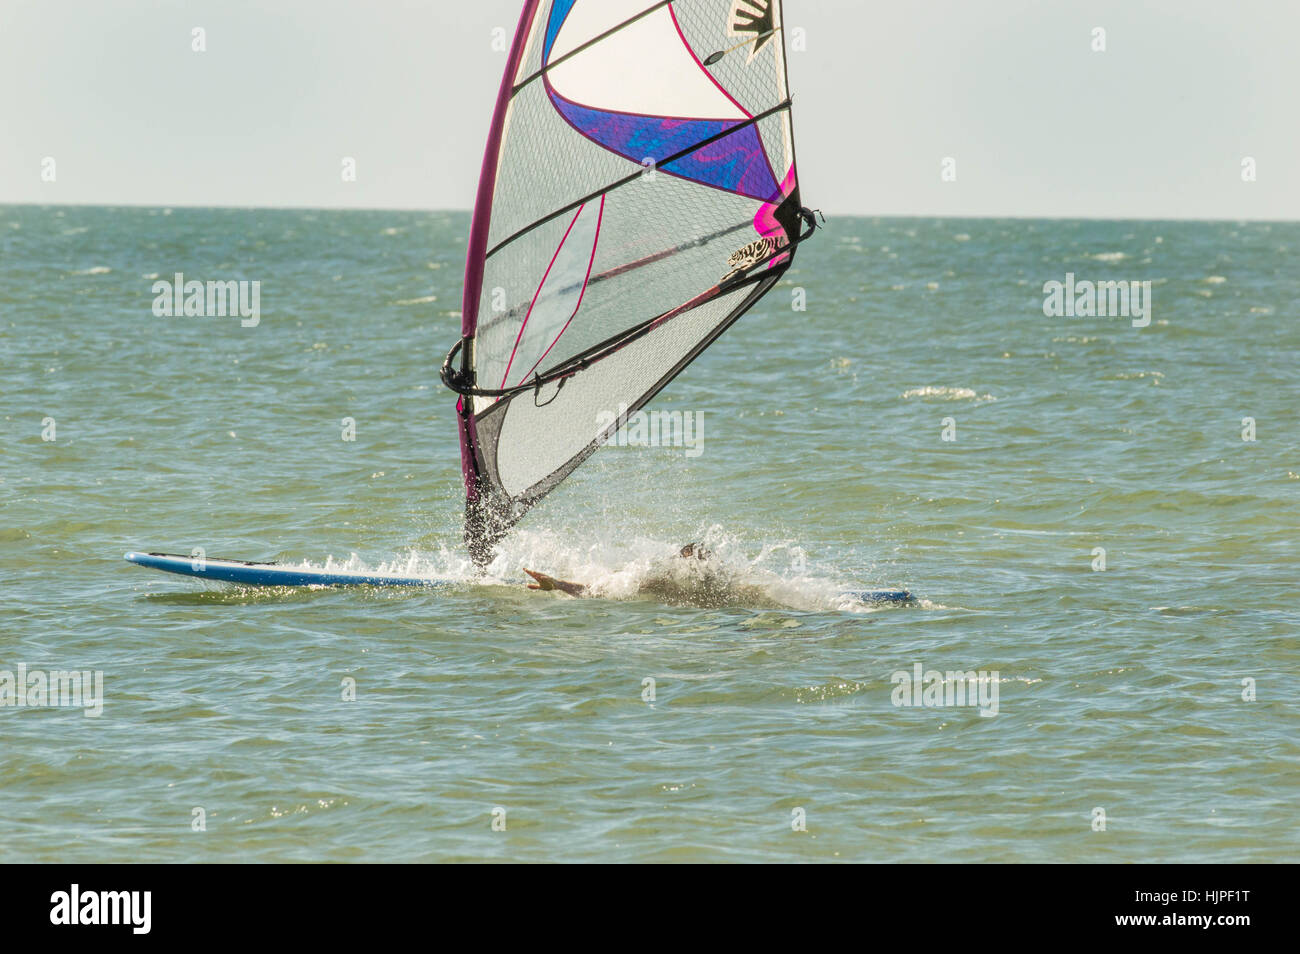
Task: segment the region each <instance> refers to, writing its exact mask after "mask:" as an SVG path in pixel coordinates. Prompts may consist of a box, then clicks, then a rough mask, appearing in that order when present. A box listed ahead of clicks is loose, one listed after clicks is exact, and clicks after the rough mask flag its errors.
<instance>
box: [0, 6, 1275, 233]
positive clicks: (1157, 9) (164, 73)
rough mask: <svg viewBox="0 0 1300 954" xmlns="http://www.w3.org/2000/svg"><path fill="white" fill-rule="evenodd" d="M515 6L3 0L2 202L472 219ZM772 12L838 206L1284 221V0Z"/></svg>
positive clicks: (820, 197)
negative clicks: (790, 42)
mask: <svg viewBox="0 0 1300 954" xmlns="http://www.w3.org/2000/svg"><path fill="white" fill-rule="evenodd" d="M580 2H593V0H580ZM647 2H649V0H647ZM696 2H698V0H696ZM719 2H726V0H719ZM520 6H521V0H419V2H416V0H256V2H253V0H112V2H104V0H0V203H60V204H63V203H72V204H105V205H117V204H130V205H201V206H277V207H315V208H404V209H467V208H469V207H470V206H472V204H473V200H474V192H475V185H476V182H477V179H478V173H479V165H480V162H481V159H482V152H483V145H484V140H485V138H486V135H487V128H488V123H489V120H490V116H491V111H492V105H493V102H494V101H495V98H496V90H497V85H498V83H499V82H500V77H501V73H502V70H503V69H504V66H505V59H506V56H505V53H504V52H502V51H501V50H500V49H494V45H495V46H497V47H500V46H501V45H502V44H501V43H500V38H501V36H502V35H505V36H508V35H509V34H510V33H511V32H512V31H513V30H514V27H515V23H516V21H517V19H518V14H519V9H520ZM785 20H786V26H787V35H788V36H789V35H791V31H793V29H794V28H796V27H798V28H801V29H802V31H803V37H804V38H805V40H806V49H803V50H792V51H791V53H790V80H791V89H792V92H793V96H794V122H795V134H796V140H797V145H798V150H799V162H800V179H801V182H802V191H803V194H804V199H805V202H806V203H807V204H809V205H811V206H815V207H819V208H821V209H823V210H825V211H826V212H827V214H841V215H849V214H854V215H888V216H894V215H919V216H1026V217H1087V218H1143V219H1169V218H1196V219H1216V218H1217V219H1285V220H1300V122H1298V118H1300V110H1298V109H1297V106H1296V98H1297V93H1298V92H1300V56H1298V55H1297V54H1296V52H1295V49H1294V47H1295V45H1296V40H1297V36H1298V34H1300V2H1297V0H1232V2H1226V0H1087V2H1085V0H906V2H897V0H893V2H888V3H886V2H883V0H786V3H785ZM195 28H202V30H203V31H204V35H205V40H206V51H204V52H196V51H195V50H193V49H192V43H193V35H192V31H193V30H194V29H195ZM1098 28H1101V29H1103V30H1104V31H1105V50H1104V51H1096V50H1094V49H1093V47H1094V45H1095V42H1096V41H1095V36H1096V34H1095V31H1096V30H1097V29H1098ZM501 31H504V33H502V32H501ZM494 40H495V41H496V42H495V44H494ZM345 156H348V157H353V158H355V160H356V170H357V179H356V181H354V182H344V181H342V176H341V175H340V169H341V163H342V160H343V157H345ZM1247 157H1249V158H1251V159H1253V160H1254V165H1255V169H1256V178H1255V181H1251V182H1246V181H1243V178H1242V168H1243V166H1242V164H1243V160H1245V159H1246V158H1247ZM948 158H951V159H954V160H955V169H956V180H955V181H945V180H944V177H943V175H942V174H941V173H942V171H943V168H944V165H943V164H944V160H945V159H948ZM47 159H53V160H54V166H53V168H54V181H45V179H44V178H43V171H45V172H46V175H47V176H48V169H49V165H48V163H46V160H47Z"/></svg>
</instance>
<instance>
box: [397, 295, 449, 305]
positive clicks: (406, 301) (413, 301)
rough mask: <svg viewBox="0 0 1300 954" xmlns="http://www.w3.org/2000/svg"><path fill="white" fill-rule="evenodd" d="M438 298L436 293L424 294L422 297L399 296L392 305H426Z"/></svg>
mask: <svg viewBox="0 0 1300 954" xmlns="http://www.w3.org/2000/svg"><path fill="white" fill-rule="evenodd" d="M437 300H438V296H437V295H425V296H424V297H423V298H399V299H398V300H397V301H395V302H393V304H394V305H427V304H430V303H431V302H435V301H437Z"/></svg>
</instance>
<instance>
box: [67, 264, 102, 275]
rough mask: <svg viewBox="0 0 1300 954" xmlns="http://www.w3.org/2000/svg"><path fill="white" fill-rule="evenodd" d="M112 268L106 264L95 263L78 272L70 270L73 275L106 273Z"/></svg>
mask: <svg viewBox="0 0 1300 954" xmlns="http://www.w3.org/2000/svg"><path fill="white" fill-rule="evenodd" d="M111 271H112V269H111V268H109V267H108V266H107V265H96V266H95V267H94V268H86V269H82V270H81V271H79V272H72V273H71V274H73V275H107V274H108V273H109V272H111Z"/></svg>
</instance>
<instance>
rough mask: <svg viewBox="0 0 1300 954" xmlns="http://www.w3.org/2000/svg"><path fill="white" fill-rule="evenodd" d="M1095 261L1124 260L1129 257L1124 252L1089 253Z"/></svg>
mask: <svg viewBox="0 0 1300 954" xmlns="http://www.w3.org/2000/svg"><path fill="white" fill-rule="evenodd" d="M1088 257H1089V258H1090V259H1092V260H1093V261H1094V262H1122V261H1124V259H1126V258H1128V255H1126V254H1125V253H1124V252H1098V253H1097V254H1096V255H1089V256H1088Z"/></svg>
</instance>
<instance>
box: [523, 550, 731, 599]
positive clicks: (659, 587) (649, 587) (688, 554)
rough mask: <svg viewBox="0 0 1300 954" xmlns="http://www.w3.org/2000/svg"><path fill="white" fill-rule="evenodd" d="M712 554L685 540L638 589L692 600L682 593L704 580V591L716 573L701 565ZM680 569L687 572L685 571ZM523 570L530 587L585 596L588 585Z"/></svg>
mask: <svg viewBox="0 0 1300 954" xmlns="http://www.w3.org/2000/svg"><path fill="white" fill-rule="evenodd" d="M710 556H712V554H711V553H710V552H709V551H708V550H706V549H704V547H702V546H700V545H699V544H698V543H688V544H686V546H684V547H682V548H681V549H680V550H678V551H677V556H676V557H675V558H674V559H673V560H672V561H671V562H670V564H669V565H668V566H666V567H662V568H660V572H657V573H652V574H650V575H649V576H648V577H647V578H646V579H645V580H644V581H642V583H641V587H640V592H642V593H645V594H646V595H648V596H658V597H666V598H668V600H669V602H679V601H680V602H694V600H691V599H689V598H685V599H684V598H683V593H684V592H685V591H686V590H687V589H688V587H690V588H694V587H691V584H692V583H694V584H700V583H703V584H704V586H705V590H706V592H707V590H708V589H710V588H711V587H709V583H710V581H711V580H713V579H714V578H715V577H716V574H711V573H707V572H692V571H696V570H699V571H703V570H704V569H705V567H704V565H705V564H707V563H708V560H709V557H710ZM683 571H686V572H685V573H684V572H683ZM524 572H525V573H527V574H528V575H529V576H531V577H532V578H533V579H534V580H535V581H536V582H535V583H529V584H528V588H529V589H530V590H557V591H559V592H561V593H568V594H569V595H570V596H587V595H588V594H589V592H590V590H589V588H588V587H587V586H586V585H584V584H582V583H570V582H569V581H568V580H557V579H556V578H555V577H553V576H547V575H546V574H545V573H538V572H536V571H534V570H530V569H528V568H527V567H525V568H524Z"/></svg>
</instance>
